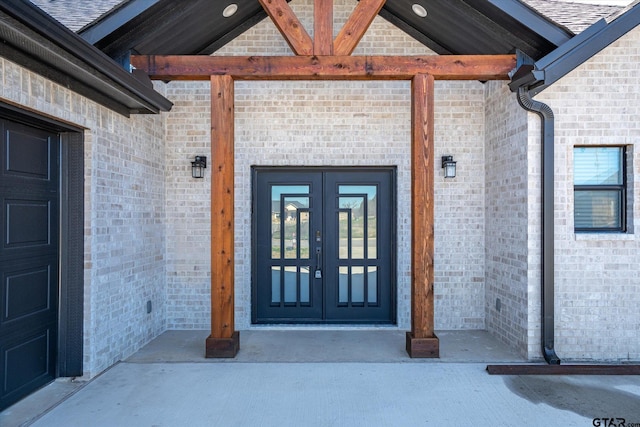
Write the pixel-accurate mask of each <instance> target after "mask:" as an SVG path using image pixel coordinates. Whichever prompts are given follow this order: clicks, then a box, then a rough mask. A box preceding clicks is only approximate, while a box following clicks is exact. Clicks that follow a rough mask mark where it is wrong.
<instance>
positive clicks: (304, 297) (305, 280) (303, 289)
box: [300, 267, 311, 304]
mask: <svg viewBox="0 0 640 427" xmlns="http://www.w3.org/2000/svg"><path fill="white" fill-rule="evenodd" d="M310 270H311V269H310V268H309V267H300V302H301V303H302V304H308V303H309V301H310V300H309V293H310V288H311V274H309V272H310Z"/></svg>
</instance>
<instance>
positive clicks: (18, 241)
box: [5, 199, 53, 248]
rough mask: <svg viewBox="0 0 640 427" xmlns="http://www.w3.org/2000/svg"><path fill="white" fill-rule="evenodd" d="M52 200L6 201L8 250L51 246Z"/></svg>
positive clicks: (6, 242) (6, 245) (6, 244)
mask: <svg viewBox="0 0 640 427" xmlns="http://www.w3.org/2000/svg"><path fill="white" fill-rule="evenodd" d="M51 205H52V201H51V200H16V199H5V212H6V221H7V227H6V230H7V235H6V240H5V247H6V248H19V247H24V246H42V245H49V244H51V240H52V239H51V238H52V235H51V220H52V219H53V218H52V209H51V207H52V206H51Z"/></svg>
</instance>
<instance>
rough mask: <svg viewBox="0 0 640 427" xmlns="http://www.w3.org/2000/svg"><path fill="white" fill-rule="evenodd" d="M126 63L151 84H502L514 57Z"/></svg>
mask: <svg viewBox="0 0 640 427" xmlns="http://www.w3.org/2000/svg"><path fill="white" fill-rule="evenodd" d="M131 63H132V65H133V66H134V67H136V68H138V69H141V70H144V71H145V72H146V73H147V74H148V75H149V77H151V78H152V79H155V80H209V77H210V76H212V75H229V76H232V77H233V78H234V79H238V80H411V79H412V78H413V76H415V75H416V74H430V75H432V76H433V77H434V78H435V79H436V80H508V79H509V77H508V73H509V71H511V70H512V69H513V68H514V67H515V65H516V58H515V55H428V56H284V57H282V56H230V57H229V56H206V55H191V56H190V55H182V56H171V55H166V56H163V55H149V56H145V55H133V56H131Z"/></svg>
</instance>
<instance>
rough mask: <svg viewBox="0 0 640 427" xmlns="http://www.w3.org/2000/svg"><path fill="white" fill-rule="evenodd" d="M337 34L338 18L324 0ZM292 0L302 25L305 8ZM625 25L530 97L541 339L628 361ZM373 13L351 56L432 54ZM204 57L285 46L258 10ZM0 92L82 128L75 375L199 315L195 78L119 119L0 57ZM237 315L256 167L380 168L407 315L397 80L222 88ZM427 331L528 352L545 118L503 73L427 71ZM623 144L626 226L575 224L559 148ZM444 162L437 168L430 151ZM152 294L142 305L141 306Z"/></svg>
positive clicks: (565, 151)
mask: <svg viewBox="0 0 640 427" xmlns="http://www.w3.org/2000/svg"><path fill="white" fill-rule="evenodd" d="M335 3H336V4H335V8H336V13H335V16H336V28H335V31H336V32H337V31H339V27H340V25H341V23H342V22H344V20H345V19H346V17H347V16H348V15H349V13H350V12H351V10H352V8H353V6H352V5H351V3H350V2H346V1H338V0H336V1H335ZM291 6H292V8H293V9H294V10H295V12H296V14H297V15H298V16H299V17H300V18H301V20H302V22H303V24H304V25H305V26H306V28H312V25H311V20H312V7H311V2H309V1H306V2H305V1H300V0H295V1H292V2H291ZM638 46H640V30H634V31H632V32H631V33H629V34H627V35H626V36H624V37H623V38H622V39H620V40H619V41H617V42H615V43H614V44H613V45H611V46H610V47H608V48H607V49H605V50H604V51H603V52H602V53H600V54H598V55H596V56H595V57H594V58H593V59H591V60H589V61H588V62H587V63H586V64H584V65H582V66H580V67H578V69H576V70H575V71H574V72H572V73H571V74H569V75H568V76H566V77H565V78H563V79H562V80H561V81H559V82H557V83H556V84H555V85H554V86H552V87H550V88H548V89H547V90H545V91H544V92H543V93H542V94H540V95H539V96H538V97H537V98H538V99H540V100H542V101H544V102H547V103H549V105H550V106H551V107H552V108H553V110H554V112H555V115H556V152H555V159H556V171H555V180H556V187H555V190H556V208H555V209H556V224H555V225H556V256H555V261H556V266H555V270H556V287H557V292H556V349H557V352H558V355H559V356H560V357H561V358H563V359H564V360H592V359H593V360H639V359H640V344H639V342H640V339H638V338H640V336H639V334H640V327H639V325H640V319H639V317H638V314H637V312H638V310H637V307H638V305H639V302H640V267H639V265H640V264H639V263H638V253H639V249H640V244H639V243H638V240H637V238H636V237H635V234H634V233H635V227H636V224H638V211H639V208H640V206H639V203H640V196H639V195H638V188H640V186H638V185H637V183H636V182H635V181H637V179H636V178H635V177H637V176H638V174H640V162H639V161H638V160H637V153H638V151H639V148H638V138H639V137H640V124H638V121H637V117H638V116H639V115H640V81H638V77H637V73H635V68H637V64H638V63H640V53H639V52H638ZM430 53H431V52H430V51H428V50H427V49H426V48H425V47H424V46H423V45H421V44H420V43H418V42H416V41H415V40H413V39H411V38H410V37H409V36H407V35H406V34H404V33H403V32H402V31H400V30H398V29H397V28H396V27H394V26H393V25H391V24H389V23H388V22H386V21H385V20H384V19H382V18H380V17H378V18H376V19H375V20H374V23H373V25H372V27H371V29H370V30H369V32H368V33H367V34H366V35H365V37H364V38H363V39H362V41H361V43H360V45H359V47H358V48H357V50H356V52H355V53H354V54H355V55H362V54H382V55H412V54H430ZM216 54H217V55H251V54H272V55H291V51H290V49H289V47H288V46H287V45H286V43H285V42H284V40H283V39H282V37H281V36H280V34H279V33H278V32H277V30H276V29H275V26H274V25H273V24H272V23H271V22H270V21H269V20H265V21H263V22H261V23H259V24H258V25H256V26H255V27H254V28H252V29H250V30H249V31H247V32H245V33H244V34H243V35H242V36H240V37H238V38H237V39H235V40H234V41H232V42H231V43H229V44H228V45H227V46H225V47H224V48H223V49H221V50H220V51H218V52H217V53H216ZM0 80H1V82H2V87H1V88H0V98H1V99H2V100H3V101H5V102H9V103H12V104H15V105H18V106H21V107H23V108H25V109H29V110H32V111H35V112H38V113H40V114H43V115H47V116H49V117H53V118H56V119H57V120H60V121H63V122H67V123H72V124H74V125H76V126H79V127H82V128H84V129H86V130H85V132H84V136H85V142H84V144H85V168H86V169H85V260H84V261H85V306H84V313H85V331H84V340H85V341H84V349H85V352H84V354H85V356H84V357H85V371H86V373H87V375H89V376H91V375H94V374H96V373H98V372H100V371H102V370H104V369H106V368H107V367H108V366H110V365H112V364H113V363H115V362H116V361H118V360H120V359H123V358H125V357H127V356H128V355H130V354H131V353H133V352H135V351H136V350H137V349H139V348H140V347H141V346H142V345H144V344H145V343H146V342H148V341H149V340H150V339H152V338H154V337H155V336H157V335H158V334H160V333H161V332H162V331H164V330H166V329H207V328H208V327H209V321H210V292H209V286H210V285H209V283H210V276H211V273H210V267H209V263H210V253H209V251H210V242H209V239H210V221H209V218H210V216H209V209H210V198H209V194H210V168H209V169H207V171H206V176H205V179H203V180H195V179H193V178H191V174H190V162H191V161H192V160H193V157H194V156H195V155H207V156H209V155H210V154H209V153H210V148H211V147H210V125H209V119H210V114H211V112H210V94H209V84H208V83H201V82H171V83H168V84H164V83H157V84H156V88H157V89H158V90H159V91H160V92H161V93H163V94H164V95H165V96H166V97H167V98H169V99H170V100H171V101H172V102H174V104H175V105H174V107H173V109H172V111H171V112H170V113H167V114H161V115H157V116H133V117H131V118H125V117H123V116H120V115H118V114H116V113H114V112H112V111H110V110H108V109H106V108H104V107H101V106H99V105H97V104H95V103H93V102H92V101H89V100H87V99H86V98H83V97H81V96H79V95H77V94H75V93H73V92H71V91H69V90H67V89H65V88H63V87H61V86H58V85H56V84H53V83H51V82H50V81H48V80H46V79H44V78H42V77H40V76H38V75H35V74H34V73H31V72H29V71H27V70H25V69H23V68H21V67H19V66H17V65H15V64H13V63H11V62H9V61H7V60H3V59H0ZM235 92H236V94H235V95H236V96H235V114H236V118H235V138H236V142H235V153H236V154H235V173H236V177H235V196H236V207H235V216H236V224H235V229H236V236H235V239H236V241H235V247H236V252H235V259H236V265H235V280H236V284H235V291H236V300H235V302H236V307H235V315H236V328H237V329H246V328H250V327H251V321H250V309H251V244H252V242H251V232H250V230H251V179H250V178H251V176H250V172H251V166H252V165H295V166H305V165H309V166H311V165H314V166H348V165H369V166H371V165H374V166H375V165H381V166H395V167H396V168H397V172H398V181H397V200H398V215H397V239H398V240H397V241H398V254H397V259H398V264H397V285H398V286H397V300H398V306H397V312H398V316H397V325H396V326H395V327H397V328H399V329H402V330H407V329H409V328H410V297H411V295H410V240H411V236H410V230H411V223H410V222H411V216H410V212H409V207H410V206H411V200H410V143H411V142H410V125H411V123H410V109H411V105H410V88H409V82H398V81H391V82H389V81H388V82H376V81H371V82H348V81H340V82H236V84H235ZM435 102H436V105H435V112H436V123H435V132H436V135H435V138H436V140H435V156H436V157H435V159H434V166H435V168H434V169H435V174H436V177H435V224H434V230H435V239H436V240H435V322H436V325H435V326H436V329H440V330H443V329H488V330H489V331H490V332H491V333H492V334H494V335H495V336H497V337H498V338H499V339H501V340H502V341H504V342H506V343H508V344H509V345H511V346H512V347H513V348H514V349H516V350H517V351H519V352H520V353H521V354H523V355H525V356H526V357H528V358H530V359H538V358H539V357H540V278H541V271H540V265H541V262H540V245H541V243H540V236H541V221H540V215H541V206H540V200H541V199H540V181H541V175H540V160H541V153H540V141H539V139H540V127H539V119H538V118H537V117H536V116H534V115H532V114H529V115H528V114H527V113H526V112H525V111H524V110H522V109H521V108H520V107H519V106H518V105H517V103H516V100H515V95H514V94H512V93H510V92H509V91H508V89H507V88H506V85H505V82H489V83H485V84H483V83H480V82H437V83H436V93H435ZM610 144H611V145H625V146H626V147H627V149H628V153H629V154H630V155H629V158H628V173H627V176H628V180H629V181H628V182H629V188H628V195H627V196H628V197H627V200H628V202H629V203H628V205H629V207H628V222H629V232H628V233H626V234H615V235H613V234H607V235H595V234H575V233H574V232H573V182H572V169H573V163H572V161H573V159H572V149H573V147H574V146H576V145H610ZM449 154H450V155H453V156H454V157H455V160H456V161H457V162H458V173H457V177H456V178H455V179H451V180H445V179H444V178H443V176H442V170H441V168H440V156H442V155H449ZM147 301H151V303H152V305H153V311H152V312H151V313H150V314H147V312H146V303H147Z"/></svg>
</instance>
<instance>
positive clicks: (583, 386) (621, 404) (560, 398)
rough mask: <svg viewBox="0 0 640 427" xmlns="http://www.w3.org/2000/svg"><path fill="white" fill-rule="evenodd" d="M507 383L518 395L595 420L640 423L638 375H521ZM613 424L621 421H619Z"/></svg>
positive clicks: (505, 380) (627, 423) (509, 378)
mask: <svg viewBox="0 0 640 427" xmlns="http://www.w3.org/2000/svg"><path fill="white" fill-rule="evenodd" d="M504 382H505V384H506V385H507V387H508V388H509V389H510V390H511V391H513V392H514V393H515V394H517V395H518V396H520V397H522V398H524V399H526V400H528V401H529V402H532V403H535V404H545V405H549V406H551V407H553V408H557V409H561V410H565V411H571V412H573V413H575V414H578V415H581V416H583V417H587V418H589V419H592V420H594V419H596V418H599V419H604V418H609V419H612V418H613V419H617V418H623V419H625V420H626V423H625V424H626V425H629V424H630V423H640V385H639V383H638V381H637V379H636V378H635V377H631V378H629V377H625V376H604V375H597V376H585V375H576V376H558V375H519V376H507V377H504ZM602 422H603V424H601V425H605V424H604V421H602ZM594 425H596V424H594ZM610 425H616V426H617V425H621V424H620V421H619V420H618V421H614V423H613V424H610Z"/></svg>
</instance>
